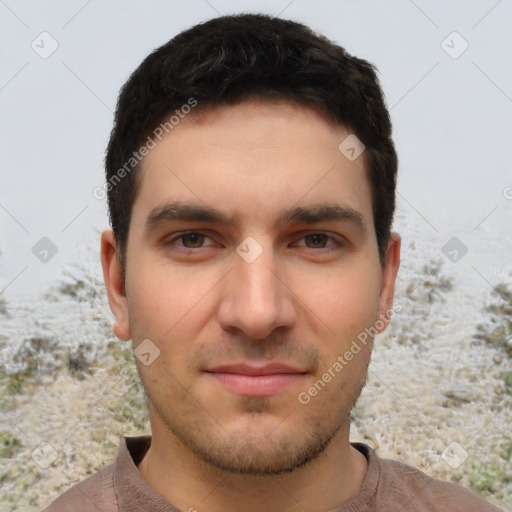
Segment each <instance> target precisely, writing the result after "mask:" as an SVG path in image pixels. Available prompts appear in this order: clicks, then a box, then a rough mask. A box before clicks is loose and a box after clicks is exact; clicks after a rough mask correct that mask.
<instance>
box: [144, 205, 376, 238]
mask: <svg viewBox="0 0 512 512" xmlns="http://www.w3.org/2000/svg"><path fill="white" fill-rule="evenodd" d="M239 218H240V215H239V214H237V215H231V216H228V215H226V214H224V213H223V212H221V211H219V210H216V209H215V208H212V207H209V206H203V205H198V204H189V203H183V202H180V201H174V202H169V203H165V204H162V205H160V206H157V207H155V208H153V210H151V212H150V213H149V215H148V217H147V218H146V221H145V231H151V230H153V229H155V228H156V227H158V226H160V225H161V224H165V223H167V222H172V221H196V222H208V223H212V224H213V223H218V224H232V223H235V222H236V221H237V220H238V219H239ZM326 220H339V221H348V222H350V223H352V224H354V225H355V226H356V227H357V228H359V229H360V230H361V231H363V232H366V231H367V223H366V219H365V217H364V215H363V214H362V213H360V212H358V211H357V210H354V209H353V208H352V207H350V206H348V205H339V204H329V203H327V204H326V203H323V204H315V205H312V206H307V207H305V206H296V207H292V208H288V209H284V210H281V211H280V212H279V214H278V218H277V221H276V223H275V224H274V226H276V225H278V224H285V223H289V224H299V223H307V224H314V223H318V222H322V221H326Z"/></svg>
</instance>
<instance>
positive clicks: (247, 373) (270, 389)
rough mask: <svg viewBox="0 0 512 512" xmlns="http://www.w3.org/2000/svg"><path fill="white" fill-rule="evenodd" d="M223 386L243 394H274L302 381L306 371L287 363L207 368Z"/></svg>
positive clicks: (210, 374)
mask: <svg viewBox="0 0 512 512" xmlns="http://www.w3.org/2000/svg"><path fill="white" fill-rule="evenodd" d="M205 373H206V375H208V376H209V377H211V378H213V379H215V381H216V382H217V383H218V384H220V385H221V386H222V387H224V388H225V389H227V390H228V391H231V392H233V393H236V394H238V395H241V396H261V397H264V396H273V395H277V394H279V393H280V392H282V391H284V390H285V389H286V388H288V387H290V386H291V385H293V384H294V383H297V382H300V381H301V380H302V379H304V377H305V375H306V374H307V372H306V371H304V370H300V369H298V368H294V367H293V366H290V365H287V364H285V363H269V364H266V365H263V366H254V365H251V364H247V363H239V364H230V365H221V366H216V367H214V368H211V369H208V370H205Z"/></svg>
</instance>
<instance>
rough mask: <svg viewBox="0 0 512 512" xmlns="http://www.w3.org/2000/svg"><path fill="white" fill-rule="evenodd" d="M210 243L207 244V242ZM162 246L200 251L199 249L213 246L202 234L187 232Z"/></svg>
mask: <svg viewBox="0 0 512 512" xmlns="http://www.w3.org/2000/svg"><path fill="white" fill-rule="evenodd" d="M208 241H209V242H210V243H207V242H208ZM164 245H166V246H171V247H174V248H176V249H183V250H186V249H200V248H201V247H206V246H211V245H214V243H213V240H212V239H211V238H210V237H209V236H206V235H205V234H203V233H199V232H197V231H189V232H188V233H181V234H178V235H175V236H173V237H172V238H169V239H167V240H166V241H165V242H164Z"/></svg>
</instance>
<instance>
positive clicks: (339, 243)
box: [163, 231, 346, 254]
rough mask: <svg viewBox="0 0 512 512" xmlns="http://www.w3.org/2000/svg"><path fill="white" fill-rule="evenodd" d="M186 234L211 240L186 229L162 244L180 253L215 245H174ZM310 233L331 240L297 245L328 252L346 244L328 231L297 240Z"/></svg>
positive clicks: (201, 233) (199, 233)
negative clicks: (328, 242) (315, 245)
mask: <svg viewBox="0 0 512 512" xmlns="http://www.w3.org/2000/svg"><path fill="white" fill-rule="evenodd" d="M187 235H202V236H204V237H205V238H207V239H210V240H211V237H209V236H208V235H207V234H205V233H203V232H201V231H186V232H184V233H180V234H179V235H176V236H174V237H172V238H171V239H169V240H166V241H164V243H163V245H164V246H166V247H167V246H173V245H174V248H175V249H176V250H178V251H179V252H182V253H187V254H190V253H195V252H197V251H198V250H200V249H203V248H204V247H212V246H214V245H215V244H211V245H207V246H204V245H203V246H201V247H195V248H192V247H184V246H183V245H175V242H176V241H178V240H180V239H182V242H183V237H185V236H187ZM312 235H326V236H327V237H328V239H329V240H330V241H331V244H330V245H327V246H326V247H317V248H315V247H308V246H307V245H300V246H299V247H304V248H305V249H312V250H313V251H315V252H324V253H327V252H330V251H332V250H335V249H337V248H340V247H343V246H346V243H344V242H343V241H342V240H337V239H336V238H335V237H334V236H333V235H329V234H328V233H325V232H323V231H311V232H308V233H305V234H303V235H302V236H301V237H300V239H299V240H304V239H305V238H306V237H307V236H312ZM329 240H328V241H329Z"/></svg>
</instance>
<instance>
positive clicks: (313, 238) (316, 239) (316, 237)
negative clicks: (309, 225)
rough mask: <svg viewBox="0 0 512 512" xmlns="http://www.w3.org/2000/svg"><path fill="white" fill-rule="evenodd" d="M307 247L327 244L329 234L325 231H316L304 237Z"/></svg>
mask: <svg viewBox="0 0 512 512" xmlns="http://www.w3.org/2000/svg"><path fill="white" fill-rule="evenodd" d="M304 240H305V242H306V244H305V245H306V246H307V247H320V248H322V247H325V246H326V245H327V241H328V240H329V236H328V235H325V234H324V233H314V234H312V235H306V236H305V237H304Z"/></svg>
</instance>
